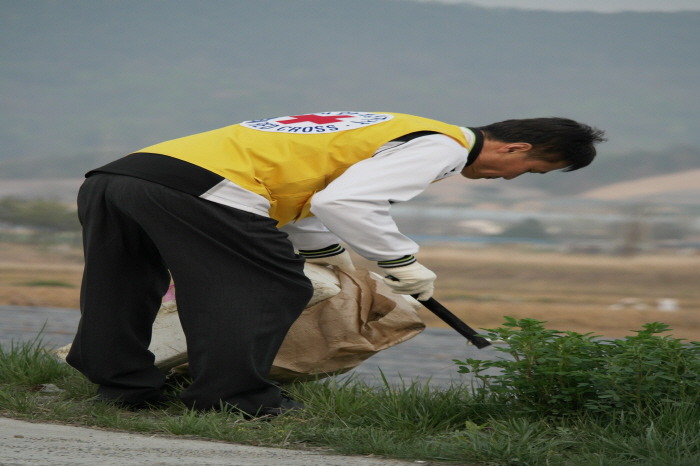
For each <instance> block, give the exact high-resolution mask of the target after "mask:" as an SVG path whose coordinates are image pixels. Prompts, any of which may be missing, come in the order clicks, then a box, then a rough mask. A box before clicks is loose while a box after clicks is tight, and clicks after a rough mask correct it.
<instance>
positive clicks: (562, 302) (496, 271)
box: [0, 243, 700, 340]
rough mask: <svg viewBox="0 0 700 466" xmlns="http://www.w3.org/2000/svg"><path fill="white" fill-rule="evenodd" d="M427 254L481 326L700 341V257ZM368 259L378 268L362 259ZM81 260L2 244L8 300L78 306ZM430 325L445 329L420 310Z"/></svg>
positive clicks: (445, 293)
mask: <svg viewBox="0 0 700 466" xmlns="http://www.w3.org/2000/svg"><path fill="white" fill-rule="evenodd" d="M421 260H422V261H423V262H424V263H425V264H426V265H427V266H428V267H430V268H432V269H433V270H435V272H436V273H437V275H438V277H439V278H438V282H437V288H436V293H435V297H436V298H437V299H438V300H439V301H440V302H442V303H443V304H444V305H445V306H447V307H448V308H449V309H450V310H452V312H454V313H455V314H457V315H459V316H460V317H461V318H463V319H464V320H465V321H466V322H468V323H469V324H470V325H472V326H473V327H478V328H489V327H496V326H499V325H500V324H502V322H503V316H506V315H508V316H514V317H532V318H536V319H540V320H545V321H547V322H548V327H550V328H555V329H558V330H570V331H576V332H581V333H587V332H593V333H595V334H598V335H601V336H605V337H611V338H614V337H621V336H624V335H629V334H631V331H632V330H638V329H639V328H640V327H641V325H642V324H643V323H646V322H654V321H660V322H664V323H666V324H669V325H670V326H671V327H672V328H673V332H672V334H673V335H674V336H675V337H677V338H685V339H691V340H698V339H700V291H698V283H699V280H700V270H699V268H698V256H691V255H678V254H668V253H664V254H661V253H657V254H640V255H637V256H634V257H620V256H600V255H582V254H569V253H561V252H546V251H545V252H543V251H539V250H533V249H532V248H531V247H528V246H522V245H499V246H487V247H476V248H475V247H473V246H466V247H465V246H464V245H460V244H456V245H445V244H441V245H438V246H436V245H426V246H425V247H424V248H423V250H422V252H421ZM357 263H358V264H359V265H360V266H365V267H367V268H369V269H370V270H376V268H374V266H373V264H371V263H367V262H366V261H364V260H362V259H360V258H357ZM81 275H82V258H81V252H80V249H79V248H78V247H77V246H70V245H46V244H44V245H39V244H26V243H25V244H17V243H0V306H2V305H14V306H40V307H58V308H70V309H76V312H78V311H77V309H78V307H79V289H80V278H81ZM420 315H421V317H422V318H423V319H424V321H425V322H426V323H427V324H428V325H429V326H432V327H445V324H444V323H442V322H441V321H440V320H439V319H437V318H436V317H435V316H433V315H432V314H431V313H430V312H428V311H425V310H422V311H420Z"/></svg>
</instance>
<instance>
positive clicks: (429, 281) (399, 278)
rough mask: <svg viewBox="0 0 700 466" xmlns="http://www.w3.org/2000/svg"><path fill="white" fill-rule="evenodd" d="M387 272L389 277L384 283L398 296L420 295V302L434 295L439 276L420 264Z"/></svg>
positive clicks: (389, 269) (415, 263)
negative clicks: (436, 280) (435, 283)
mask: <svg viewBox="0 0 700 466" xmlns="http://www.w3.org/2000/svg"><path fill="white" fill-rule="evenodd" d="M386 272H387V274H388V276H387V277H386V278H385V279H384V283H386V284H387V285H388V286H389V287H390V288H391V289H393V290H394V291H395V292H396V293H398V294H409V295H418V301H425V300H427V299H429V298H430V297H431V296H432V295H433V289H434V285H433V282H435V279H436V278H437V275H435V273H433V271H432V270H430V269H428V268H426V267H424V266H423V265H421V264H419V263H418V262H413V263H412V264H409V265H404V266H401V267H391V268H387V269H386Z"/></svg>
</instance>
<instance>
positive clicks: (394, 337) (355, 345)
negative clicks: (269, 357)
mask: <svg viewBox="0 0 700 466" xmlns="http://www.w3.org/2000/svg"><path fill="white" fill-rule="evenodd" d="M338 279H339V282H340V293H338V294H336V295H335V296H332V297H330V298H328V299H325V300H323V301H321V302H319V303H318V304H315V305H313V306H311V307H308V308H306V309H305V310H304V312H302V314H301V316H300V317H299V318H298V319H297V321H296V322H295V323H294V325H292V328H291V329H290V330H289V333H287V337H286V338H285V340H284V342H283V343H282V347H281V348H280V350H279V352H278V353H277V357H276V358H275V361H274V363H273V366H272V370H271V371H270V378H271V379H272V380H276V381H279V382H290V381H293V380H310V379H318V378H321V377H325V376H328V375H333V374H342V373H344V372H347V371H349V370H350V369H352V368H354V367H357V366H358V365H359V364H360V363H362V362H363V361H364V360H366V359H367V358H369V357H370V356H372V355H374V354H376V353H378V352H379V351H382V350H384V349H387V348H389V347H391V346H394V345H397V344H399V343H402V342H404V341H406V340H408V339H410V338H413V337H414V336H416V335H418V334H419V333H420V332H422V331H423V330H424V329H425V324H424V323H423V322H422V321H421V319H420V317H418V314H417V313H416V308H417V307H418V306H420V305H419V304H417V302H415V301H414V303H415V304H411V303H410V301H409V300H406V299H404V298H403V297H402V296H397V295H395V294H393V293H392V292H391V290H390V289H389V287H387V286H386V285H385V284H384V282H383V281H382V280H381V279H380V278H379V277H378V276H375V275H370V274H369V272H367V271H366V270H358V271H357V272H356V273H354V274H352V275H348V274H346V273H343V272H338Z"/></svg>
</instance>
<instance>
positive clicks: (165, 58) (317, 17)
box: [0, 0, 700, 339]
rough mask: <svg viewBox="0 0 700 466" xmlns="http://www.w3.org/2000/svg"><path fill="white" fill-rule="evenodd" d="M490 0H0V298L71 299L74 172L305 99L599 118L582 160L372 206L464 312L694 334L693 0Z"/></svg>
mask: <svg viewBox="0 0 700 466" xmlns="http://www.w3.org/2000/svg"><path fill="white" fill-rule="evenodd" d="M496 3H497V2H479V4H478V5H475V4H471V3H469V2H468V1H457V0H455V1H452V2H444V1H428V0H425V1H412V0H353V1H352V2H341V1H332V0H259V1H256V2H250V1H245V0H229V1H226V2H217V1H202V2H191V1H187V0H171V1H168V2H163V1H155V0H154V1H149V2H142V1H136V0H123V1H120V2H95V1H93V0H74V1H71V2H54V1H49V0H27V1H22V2H16V1H10V0H0V4H1V5H2V7H3V15H2V17H1V18H0V39H1V40H2V43H3V48H2V59H3V66H2V67H0V101H2V103H3V111H2V112H0V123H2V124H0V140H2V141H3V144H2V145H1V146H0V305H16V306H48V307H63V308H69V309H77V308H78V300H79V284H80V277H81V274H82V258H81V253H80V250H79V244H80V237H79V233H78V228H79V225H78V222H77V216H76V215H75V197H76V193H77V190H78V187H79V186H80V183H81V178H82V175H83V173H85V172H86V171H87V170H90V169H92V168H95V167H97V166H99V165H101V164H103V163H106V162H108V161H111V160H114V159H116V158H118V157H121V156H123V155H125V154H128V153H130V152H133V151H135V150H138V149H139V148H141V147H145V146H147V145H150V144H153V143H156V142H160V141H163V140H166V139H170V138H175V137H180V136H184V135H187V134H193V133H196V132H200V131H206V130H210V129H213V128H217V127H221V126H225V125H230V124H234V123H237V122H239V121H242V120H248V119H255V118H265V117H275V116H281V115H295V114H301V113H309V112H318V111H327V110H356V111H392V112H404V113H412V114H417V115H421V116H425V117H430V118H436V119H440V120H443V121H447V122H450V123H454V124H458V125H466V126H477V125H485V124H488V123H491V122H493V121H499V120H503V119H508V118H526V117H538V116H565V117H570V118H574V119H577V120H581V121H584V122H586V123H588V124H591V125H594V126H597V127H600V128H602V129H604V130H605V131H606V133H607V136H608V138H609V141H608V142H607V143H605V144H603V145H601V146H600V148H599V156H598V158H597V160H596V161H595V162H594V163H593V164H592V165H591V166H590V167H586V168H585V169H583V170H579V171H576V172H573V173H565V174H560V173H555V174H549V175H546V176H540V175H525V176H522V177H520V178H518V179H516V180H512V181H508V182H504V181H502V180H471V181H465V180H463V179H459V178H460V177H452V178H449V179H446V180H444V181H441V182H439V183H435V184H433V185H432V186H431V187H430V188H429V189H428V190H427V191H426V192H425V193H423V194H422V195H420V196H419V197H418V198H416V199H413V200H411V202H408V203H406V204H405V205H396V206H395V207H394V212H393V213H394V216H395V218H396V219H397V222H398V223H399V226H400V229H401V231H402V232H404V233H405V234H407V235H408V236H410V237H411V238H413V239H415V240H416V241H417V242H418V243H419V244H420V245H421V247H422V250H421V252H420V260H421V261H423V262H424V263H425V264H426V265H427V266H429V267H431V268H433V269H435V271H436V272H437V274H438V277H439V279H438V282H437V289H436V296H437V298H438V299H439V300H441V301H444V304H446V305H447V306H448V307H449V308H450V309H451V310H453V312H455V313H457V314H459V315H460V316H462V317H463V318H464V319H465V320H466V321H467V322H469V323H470V324H471V325H473V326H475V327H489V326H497V325H499V324H500V323H501V322H502V317H503V316H504V315H511V316H515V317H533V318H538V319H542V320H547V321H548V322H549V325H550V326H552V327H554V328H558V329H561V330H574V331H578V332H594V333H597V334H601V335H604V336H608V337H616V336H621V335H625V334H628V333H629V331H630V330H631V329H637V328H639V326H640V325H641V324H642V323H644V322H650V321H656V320H658V321H662V322H665V323H668V324H669V325H671V327H673V328H674V335H676V336H678V337H683V338H691V339H700V327H699V325H700V324H699V319H700V317H699V316H700V87H698V82H699V81H700V48H698V47H697V46H696V44H698V43H700V11H698V8H697V6H693V7H692V8H690V7H678V6H677V5H676V7H674V8H670V6H671V4H672V3H674V2H671V1H669V2H663V3H664V5H665V6H664V8H663V11H662V9H660V8H658V5H657V7H653V8H646V9H645V8H642V4H641V2H630V3H627V2H625V4H626V5H627V6H628V7H626V8H616V7H615V5H616V4H617V5H618V6H619V5H620V4H621V2H616V1H612V0H611V1H609V2H606V3H607V4H609V5H608V6H609V8H608V7H606V8H602V9H601V8H599V7H594V2H577V3H578V6H577V8H573V9H568V11H563V10H567V9H565V8H545V7H543V6H542V5H543V2H532V1H520V2H517V5H518V6H519V7H520V8H522V9H518V8H496V7H495V6H496ZM556 3H557V4H558V7H559V6H561V5H563V4H564V3H565V2H556ZM632 3H634V5H633V6H632V7H630V6H629V5H631V4H632ZM656 3H657V4H658V3H659V2H656ZM675 3H677V2H675ZM498 4H505V3H503V2H498ZM649 4H650V3H649V2H648V3H647V7H648V6H649ZM484 5H486V6H484ZM510 5H513V3H511V4H510ZM686 5H687V4H686ZM666 7H669V8H666ZM547 10H548V11H547ZM553 10H562V11H553ZM629 10H633V11H629ZM688 10H692V11H688ZM358 262H359V263H361V264H364V265H368V266H369V267H368V268H374V266H373V264H367V263H366V262H364V261H362V260H359V259H358ZM422 315H423V317H424V318H425V319H426V321H427V322H428V323H429V324H430V325H436V326H437V325H440V322H438V321H436V319H434V318H433V317H431V314H429V313H428V312H427V311H426V312H424V313H423V314H422Z"/></svg>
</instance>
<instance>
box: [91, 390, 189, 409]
mask: <svg viewBox="0 0 700 466" xmlns="http://www.w3.org/2000/svg"><path fill="white" fill-rule="evenodd" d="M93 401H94V402H95V403H106V404H110V405H112V406H115V407H117V408H120V409H126V410H128V411H141V410H144V409H164V408H167V407H168V406H169V405H170V404H172V403H173V402H176V401H178V400H177V398H175V397H171V396H168V395H164V394H160V395H158V396H155V397H152V398H148V399H145V400H124V399H121V398H116V399H115V398H106V397H105V396H102V395H97V396H96V397H95V398H93Z"/></svg>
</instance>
